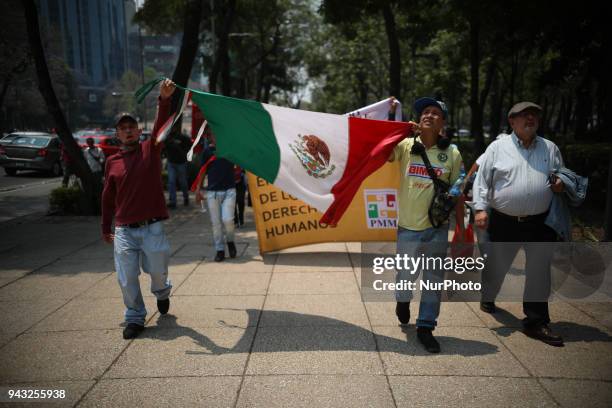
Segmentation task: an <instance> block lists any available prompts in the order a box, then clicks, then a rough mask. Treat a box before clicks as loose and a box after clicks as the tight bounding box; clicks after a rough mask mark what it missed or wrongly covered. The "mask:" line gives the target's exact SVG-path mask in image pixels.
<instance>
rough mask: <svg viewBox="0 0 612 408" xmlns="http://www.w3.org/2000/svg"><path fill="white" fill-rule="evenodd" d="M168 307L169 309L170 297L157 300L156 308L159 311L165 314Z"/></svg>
mask: <svg viewBox="0 0 612 408" xmlns="http://www.w3.org/2000/svg"><path fill="white" fill-rule="evenodd" d="M168 309H170V299H164V300H159V299H158V300H157V310H159V313H161V314H163V315H165V314H166V313H168Z"/></svg>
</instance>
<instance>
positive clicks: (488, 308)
mask: <svg viewBox="0 0 612 408" xmlns="http://www.w3.org/2000/svg"><path fill="white" fill-rule="evenodd" d="M480 310H482V311H483V312H485V313H489V314H493V313H495V302H480Z"/></svg>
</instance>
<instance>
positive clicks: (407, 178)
mask: <svg viewBox="0 0 612 408" xmlns="http://www.w3.org/2000/svg"><path fill="white" fill-rule="evenodd" d="M417 140H419V138H417ZM419 141H420V140H419ZM413 144H414V139H413V138H410V139H404V140H403V141H402V142H400V143H399V144H398V145H397V146H395V148H394V149H393V154H392V156H391V159H392V160H398V161H399V162H400V172H401V174H400V190H399V222H398V223H399V226H400V227H402V228H406V229H410V230H413V231H422V230H425V229H427V228H431V227H432V225H431V223H430V222H429V216H428V211H429V205H430V204H431V200H432V199H433V195H434V188H433V181H432V180H431V177H430V176H429V173H428V172H427V167H425V164H424V163H423V159H422V158H421V155H419V154H410V150H411V149H412V145H413ZM426 152H427V157H428V158H429V161H430V162H431V166H432V167H433V169H434V171H435V172H436V175H437V176H438V178H439V179H440V180H443V181H445V182H447V183H448V184H450V185H453V184H454V183H455V182H456V181H457V179H458V178H459V175H460V173H461V167H462V165H463V163H462V159H461V154H460V153H459V149H457V147H456V146H455V145H450V146H449V147H448V148H447V149H445V150H441V149H440V148H438V146H432V147H431V148H429V149H427V150H426Z"/></svg>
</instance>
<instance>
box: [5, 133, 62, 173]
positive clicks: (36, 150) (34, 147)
mask: <svg viewBox="0 0 612 408" xmlns="http://www.w3.org/2000/svg"><path fill="white" fill-rule="evenodd" d="M60 150H61V149H60V140H59V138H58V137H57V136H56V135H52V134H50V133H42V132H15V133H12V134H10V135H8V136H6V137H4V138H2V139H0V166H2V167H4V171H5V172H6V174H8V175H9V176H14V175H15V174H17V171H19V170H40V171H46V172H49V173H50V174H51V175H53V176H60V175H61V174H62V165H61V162H60Z"/></svg>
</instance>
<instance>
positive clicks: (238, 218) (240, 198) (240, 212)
mask: <svg viewBox="0 0 612 408" xmlns="http://www.w3.org/2000/svg"><path fill="white" fill-rule="evenodd" d="M245 192H246V186H245V185H244V183H242V182H240V183H236V210H235V211H234V220H235V223H236V224H237V225H243V224H244V196H245Z"/></svg>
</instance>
